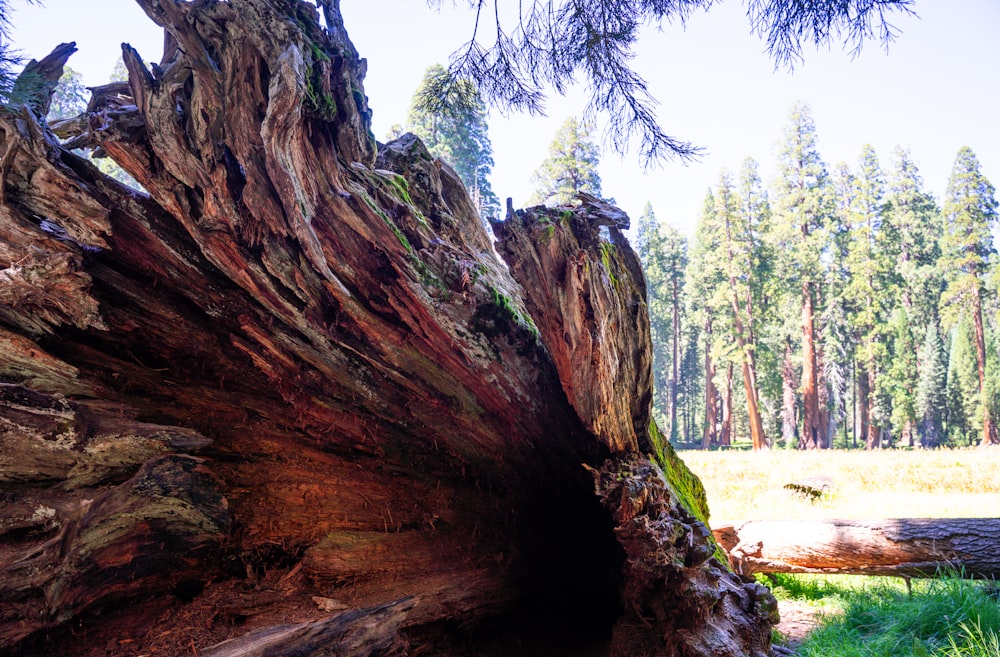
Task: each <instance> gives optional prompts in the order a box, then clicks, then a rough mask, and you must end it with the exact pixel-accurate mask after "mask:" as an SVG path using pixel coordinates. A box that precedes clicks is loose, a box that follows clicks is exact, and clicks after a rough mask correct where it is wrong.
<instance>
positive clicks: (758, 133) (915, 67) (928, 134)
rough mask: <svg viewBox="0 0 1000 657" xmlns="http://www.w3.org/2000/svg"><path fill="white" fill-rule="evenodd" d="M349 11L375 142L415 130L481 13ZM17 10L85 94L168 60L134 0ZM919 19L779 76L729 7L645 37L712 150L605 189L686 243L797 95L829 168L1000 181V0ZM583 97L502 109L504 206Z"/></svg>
mask: <svg viewBox="0 0 1000 657" xmlns="http://www.w3.org/2000/svg"><path fill="white" fill-rule="evenodd" d="M342 4H343V12H344V15H345V24H346V26H347V29H348V32H349V33H350V35H351V38H352V39H353V41H354V43H355V45H356V46H357V49H358V51H359V52H360V53H361V55H362V56H363V57H366V58H367V59H368V78H367V82H366V85H365V87H366V91H367V93H368V97H369V102H370V105H371V107H372V109H373V110H374V119H373V120H374V126H373V128H374V131H375V134H376V136H377V137H379V138H380V139H381V138H384V136H385V134H386V132H387V130H388V128H389V127H390V126H391V125H393V124H395V123H403V122H404V121H405V119H406V112H407V109H408V107H409V102H410V98H411V96H412V94H413V92H414V90H415V89H416V87H417V84H418V83H419V81H420V79H421V77H422V76H423V73H424V71H425V70H426V69H427V67H429V66H431V65H433V64H435V63H441V64H444V63H446V62H447V58H448V55H449V53H450V52H451V51H453V50H455V49H456V48H458V47H459V46H460V45H461V44H462V43H463V42H464V41H465V40H466V39H467V38H468V36H469V35H470V34H471V30H472V16H471V14H469V13H468V12H467V11H466V10H465V8H464V7H465V3H463V2H456V3H454V6H453V5H452V3H448V2H445V3H443V7H444V8H443V9H442V10H440V11H434V10H430V9H428V8H427V6H426V3H425V2H424V1H423V0H380V1H377V2H373V1H371V0H342ZM98 5H99V6H100V10H99V11H98V10H97V6H98ZM11 7H12V8H13V13H12V15H11V17H10V18H11V22H12V24H13V28H14V29H13V34H12V37H13V40H14V44H15V46H16V47H17V48H18V49H20V50H21V52H22V53H23V54H24V55H25V56H26V57H36V58H40V57H42V56H44V55H46V54H47V53H48V52H50V51H51V49H52V48H53V47H54V46H56V45H57V44H59V43H61V42H64V41H76V42H77V47H78V48H79V52H78V53H76V54H75V55H73V57H72V58H71V59H70V62H69V65H70V66H71V67H73V68H74V69H76V70H78V71H80V72H81V73H82V74H83V77H84V81H85V83H86V84H89V85H97V84H102V83H104V82H106V81H107V79H108V77H109V76H110V74H111V71H112V69H113V68H114V64H115V62H116V60H117V58H118V57H119V56H120V53H121V50H120V43H121V42H123V41H125V42H128V43H130V44H131V45H132V46H133V47H135V48H136V49H137V50H138V51H139V52H140V53H141V54H142V55H143V57H144V58H146V60H147V61H159V58H160V54H161V51H162V32H161V30H160V29H159V28H157V27H156V26H155V25H154V24H153V23H152V21H150V20H149V19H148V18H147V17H146V15H145V14H144V13H143V12H142V10H141V9H139V7H138V5H137V4H136V3H135V2H134V1H133V0H100V2H98V3H95V2H85V1H83V0H44V6H36V5H29V4H27V3H26V2H25V0H11ZM916 10H917V13H918V14H919V16H920V17H919V18H913V17H903V16H900V17H898V18H897V19H896V20H895V21H894V22H895V24H896V25H897V27H898V28H899V29H900V31H901V35H900V36H899V38H898V40H897V41H896V42H895V43H894V44H893V45H892V46H890V49H889V52H888V54H886V53H885V52H884V51H883V50H882V49H881V48H880V46H879V44H878V43H875V42H873V43H869V44H867V45H866V47H865V50H864V52H863V53H862V55H861V56H860V57H858V58H856V59H855V60H853V61H852V60H851V59H850V57H849V55H848V54H847V53H845V52H842V51H841V49H840V48H839V47H834V48H832V49H823V50H821V51H814V50H809V51H807V53H806V61H805V64H803V65H800V66H799V67H798V68H796V70H795V72H794V73H788V72H787V71H783V70H782V71H775V70H774V65H773V63H772V62H771V61H770V60H769V59H768V57H767V55H766V54H764V52H763V48H764V46H763V43H762V42H761V41H760V40H759V39H758V38H757V37H754V36H751V35H750V33H749V24H748V21H747V19H746V17H745V15H744V8H743V4H742V3H740V2H736V1H735V0H729V1H728V2H723V3H720V4H718V5H717V6H715V7H714V8H713V9H711V10H710V11H708V12H703V13H699V14H697V15H695V16H694V17H693V18H692V19H691V20H690V21H689V22H688V24H687V27H686V29H682V28H681V27H680V26H679V25H665V26H664V27H663V29H662V31H656V30H655V29H650V30H648V33H647V34H646V35H645V37H644V39H643V41H642V43H641V45H640V51H639V55H638V57H637V58H636V60H635V66H636V68H637V69H638V70H639V71H640V72H641V73H642V74H643V75H644V77H645V78H646V79H647V81H648V82H649V87H650V90H651V92H652V94H653V96H654V97H655V98H656V99H657V100H658V101H660V103H661V104H660V106H659V117H660V122H661V125H662V126H664V128H665V129H666V131H667V132H668V134H671V135H674V136H676V137H680V138H683V139H686V140H689V141H692V142H694V143H696V144H698V145H700V146H703V147H704V148H705V149H706V150H707V154H706V155H705V156H704V157H703V158H702V160H701V161H700V162H698V163H694V164H689V165H686V166H685V165H682V164H680V163H676V162H674V163H668V164H666V165H664V166H663V167H661V168H659V169H656V170H652V171H648V172H644V171H643V170H642V169H641V168H640V166H639V163H638V155H637V154H630V155H628V156H626V157H625V158H619V157H617V156H616V155H614V154H612V153H610V152H609V153H607V154H605V156H604V158H603V161H602V165H601V177H602V180H603V187H604V189H603V191H604V194H605V195H606V196H612V197H614V198H615V199H616V200H617V201H618V203H619V205H621V207H622V208H623V209H625V210H626V211H627V212H628V213H629V214H630V215H631V216H632V217H633V220H635V219H637V218H638V216H639V214H640V213H641V211H642V208H643V206H644V204H645V203H646V201H647V200H648V201H651V202H652V204H653V209H654V210H655V211H656V214H657V217H658V218H659V219H660V220H661V221H667V222H669V223H671V224H673V225H674V226H675V227H676V228H678V230H680V231H681V232H683V233H685V234H688V235H690V234H692V233H693V231H694V225H695V221H696V220H697V216H698V212H699V210H700V207H701V201H702V199H703V198H704V196H705V191H706V190H707V189H708V188H709V187H710V186H713V185H714V184H715V183H716V181H717V180H718V176H719V171H720V170H721V169H722V168H723V167H728V168H730V169H731V170H733V171H738V169H739V167H740V165H741V163H742V161H743V159H744V158H745V157H746V156H748V155H750V156H753V157H754V158H756V159H757V160H758V161H759V162H760V164H761V174H762V176H763V177H764V180H765V182H767V181H768V180H769V179H770V178H771V176H772V175H773V173H774V166H773V162H774V155H775V151H776V144H777V142H778V141H779V140H780V138H781V135H782V130H783V126H784V124H785V122H786V119H787V116H788V113H789V110H790V108H791V106H792V104H793V103H794V102H795V101H797V100H804V101H806V102H807V103H809V104H810V105H811V106H812V109H813V117H814V119H815V122H816V126H817V131H818V135H819V148H820V152H821V154H822V155H823V158H824V159H825V160H826V162H827V164H828V166H829V167H830V168H831V169H832V168H833V166H834V165H835V164H836V163H838V162H841V161H846V162H848V163H849V164H851V165H852V166H854V165H855V163H856V162H857V160H858V157H859V155H860V152H861V147H862V145H864V144H865V143H871V144H872V145H873V146H874V147H875V149H876V151H877V152H878V154H879V157H880V159H881V163H882V166H883V168H884V169H886V170H888V169H889V168H890V166H891V162H892V151H893V148H894V147H895V146H896V145H901V146H904V147H906V148H909V149H910V151H911V152H912V154H913V157H914V159H915V160H916V162H917V164H918V165H919V167H920V171H921V173H922V175H923V178H924V183H925V188H926V189H927V190H928V191H930V192H932V193H933V194H935V195H936V196H937V197H938V198H941V196H942V195H943V193H944V189H945V185H946V183H947V179H948V175H949V172H950V171H951V166H952V163H953V162H954V159H955V155H956V153H957V152H958V149H959V148H960V147H961V146H970V147H971V148H972V149H973V150H974V151H975V152H976V154H977V155H978V157H979V159H980V162H981V163H982V166H983V172H984V173H985V174H986V176H987V177H988V178H989V179H990V180H991V181H992V182H993V183H994V185H997V186H1000V129H998V127H997V119H998V117H1000V113H998V108H1000V39H997V38H996V30H997V29H998V28H1000V2H997V0H960V1H959V0H952V1H946V0H917V3H916ZM583 102H584V93H583V91H582V90H580V89H577V90H574V91H572V92H571V94H570V96H569V97H567V98H560V97H554V98H550V100H549V103H548V107H547V112H548V116H546V117H530V116H520V115H514V116H509V117H504V116H501V115H499V114H498V113H496V112H494V113H493V115H492V116H491V118H490V138H491V140H492V142H493V150H494V159H495V161H496V165H495V167H494V173H493V180H492V182H493V189H494V191H495V192H496V193H497V195H498V196H500V198H501V200H502V199H503V198H504V197H507V196H510V197H513V199H514V204H515V206H520V205H523V204H524V203H525V202H526V200H527V198H528V196H529V195H530V193H531V189H530V184H529V177H530V175H531V172H532V171H533V170H534V169H535V168H536V167H537V166H538V164H539V163H540V162H541V161H542V160H543V159H544V158H545V156H546V153H547V150H548V145H549V143H550V142H551V140H552V137H553V136H554V134H555V132H556V130H557V129H558V127H559V126H560V125H561V124H562V122H563V121H564V120H565V119H566V117H568V116H570V115H580V114H581V113H582V110H583Z"/></svg>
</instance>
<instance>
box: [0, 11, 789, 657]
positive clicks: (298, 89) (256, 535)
mask: <svg viewBox="0 0 1000 657" xmlns="http://www.w3.org/2000/svg"><path fill="white" fill-rule="evenodd" d="M139 4H140V5H142V7H143V8H144V10H145V11H146V13H147V14H148V15H149V16H150V18H151V19H152V20H154V21H156V22H157V23H158V24H159V25H161V26H163V27H164V29H165V33H166V38H165V49H164V55H163V59H162V61H161V62H160V63H159V64H157V65H151V66H149V67H147V65H146V64H145V63H144V62H142V61H141V60H140V58H139V56H138V54H137V53H136V52H135V51H134V50H133V49H131V48H130V47H128V46H127V45H125V46H123V52H124V59H125V63H126V66H127V68H128V71H129V82H128V84H127V85H125V84H120V83H119V84H113V85H108V86H106V87H102V88H98V89H95V90H94V95H93V99H92V100H91V103H90V106H89V107H88V110H87V112H86V114H84V115H83V116H80V117H77V118H75V119H70V120H66V121H61V122H59V123H58V124H54V125H52V126H49V125H47V124H46V122H45V120H44V115H45V112H46V108H47V105H48V98H47V95H46V93H45V90H46V89H47V88H48V87H47V86H46V85H44V84H43V85H41V87H42V93H40V94H39V96H38V98H37V101H36V102H34V103H33V104H31V105H29V106H24V107H19V108H7V109H5V110H3V112H2V115H0V132H2V137H0V151H2V153H3V155H2V159H0V190H2V193H0V201H2V203H0V281H2V286H0V300H2V304H0V353H2V355H3V357H2V359H0V441H2V442H0V481H2V482H3V496H2V498H0V603H2V604H0V650H15V651H16V652H18V653H20V654H23V655H33V654H52V653H53V651H57V652H58V653H59V654H64V655H91V654H94V655H97V654H101V655H104V654H111V655H114V654H153V653H156V654H177V653H181V652H185V653H187V652H194V651H203V652H204V651H207V654H215V655H231V654H233V655H235V654H240V655H249V654H293V653H294V654H315V655H321V654H338V655H367V654H387V653H394V652H399V653H406V652H407V651H409V652H411V653H412V654H476V653H477V646H483V645H485V644H487V643H489V644H491V645H492V646H493V648H492V650H493V651H494V652H491V653H490V654H497V653H496V652H495V651H496V650H497V646H499V647H500V648H501V649H502V647H503V646H505V645H509V646H516V647H511V649H510V652H515V653H518V654H531V652H532V650H533V649H536V648H537V650H538V651H545V652H546V653H548V654H552V653H556V652H558V651H559V650H565V651H567V652H569V651H576V652H578V653H579V652H583V651H588V654H613V655H629V654H644V655H646V654H648V655H702V654H713V655H733V656H735V655H763V654H766V653H767V652H768V651H769V637H770V625H771V624H772V623H773V621H774V615H775V614H774V603H773V599H771V598H770V597H769V595H768V594H767V593H766V591H764V590H762V589H761V588H760V587H759V586H757V585H756V584H746V583H744V582H743V581H742V580H740V579H739V578H737V577H736V576H735V575H733V574H731V573H729V572H728V571H727V570H726V569H725V568H724V567H723V566H722V565H721V564H720V563H719V562H718V561H717V559H716V557H715V556H714V544H712V543H711V539H710V535H709V532H708V530H707V529H706V528H705V525H704V524H703V520H704V519H705V517H706V514H707V512H706V509H705V506H704V493H703V491H702V489H701V487H700V484H699V483H698V481H697V479H695V478H694V477H693V476H691V475H690V473H688V472H687V470H686V469H685V468H684V466H683V464H681V463H680V462H679V461H678V460H677V459H676V457H675V456H674V455H673V453H672V452H671V450H670V448H669V446H668V445H666V444H665V442H664V441H663V439H662V438H661V437H660V436H659V434H658V432H657V431H656V428H655V425H652V424H651V422H650V412H649V408H650V393H651V377H650V345H649V329H648V319H647V316H646V309H645V303H644V297H645V288H644V283H643V279H642V274H641V271H640V270H639V266H638V261H637V259H636V257H635V255H634V254H633V253H632V251H631V249H630V247H629V246H628V244H627V242H626V241H625V239H624V237H623V236H622V233H621V228H622V226H623V225H624V222H625V221H627V218H625V217H624V215H622V213H621V212H620V211H617V210H615V209H614V208H611V207H609V206H607V205H605V204H602V203H600V202H599V201H597V200H596V199H589V200H587V201H586V202H585V203H584V204H583V205H582V206H580V207H576V208H563V209H558V210H545V209H543V208H534V209H531V210H527V211H518V212H516V213H510V215H509V216H508V217H507V218H506V220H505V221H503V222H500V223H499V224H497V225H495V226H494V231H495V232H496V236H497V245H496V248H494V245H493V244H492V236H491V235H490V234H489V232H488V230H487V229H485V228H484V227H483V226H482V225H481V223H480V221H479V219H478V217H477V216H476V213H475V210H474V207H473V205H472V203H471V201H470V199H469V197H468V195H467V193H466V191H465V189H464V188H463V186H462V184H461V182H460V181H459V178H458V177H457V175H456V174H455V173H454V171H453V170H452V169H451V168H450V167H449V166H448V165H447V164H445V163H442V162H440V161H436V160H434V159H433V158H431V157H430V156H429V155H428V153H427V151H426V149H425V148H424V147H423V145H422V144H421V143H420V142H419V141H418V140H416V139H415V138H414V137H412V136H404V137H402V138H401V139H399V140H397V141H395V142H393V143H390V144H386V145H377V144H376V143H375V140H374V138H373V137H372V135H371V133H370V130H369V110H368V108H367V104H366V103H367V100H366V98H365V95H364V91H363V86H362V80H363V77H364V72H365V63H364V60H362V59H360V58H359V57H358V54H357V53H356V52H355V50H354V48H353V46H352V45H351V43H350V41H349V40H348V38H347V35H346V33H345V32H344V29H343V25H342V23H341V20H340V16H339V13H338V10H337V7H336V3H334V2H321V3H318V4H320V5H321V6H322V9H323V14H324V16H323V19H324V20H323V21H321V20H320V18H319V16H318V12H317V10H316V8H315V7H313V6H311V5H310V4H308V3H305V2H301V1H299V0H240V1H238V2H236V1H234V2H223V1H216V0H197V1H195V2H180V1H175V0H139ZM72 51H73V46H72V44H64V45H63V46H60V48H58V49H57V50H56V51H55V52H53V54H52V55H51V56H50V57H48V58H46V59H45V60H43V61H42V62H39V63H38V64H36V65H35V68H34V69H33V70H34V71H36V78H40V79H42V80H43V81H45V80H49V81H51V80H54V79H55V78H53V77H52V76H53V75H54V76H56V77H58V73H59V71H60V70H61V68H62V65H63V64H64V63H65V62H66V59H67V57H69V56H70V54H71V53H72ZM57 133H58V137H57ZM75 148H93V149H95V150H96V152H97V154H98V155H108V156H110V157H112V158H114V160H115V161H117V162H118V163H119V164H121V166H123V167H124V168H125V169H126V170H127V171H128V172H129V173H130V174H132V176H134V177H135V178H136V179H137V180H138V181H139V182H140V183H141V184H142V186H143V187H144V188H145V190H146V192H145V193H142V192H136V191H133V190H131V189H129V188H127V187H124V186H122V185H120V184H119V183H117V182H116V181H114V180H112V179H110V178H108V177H106V176H104V175H102V174H101V173H100V172H99V171H98V170H97V169H96V168H95V167H94V166H93V165H92V164H91V163H90V162H88V161H87V160H85V159H83V158H82V157H80V156H79V155H78V154H76V153H75V152H74V151H73V149H75ZM604 229H606V230H604ZM499 254H502V258H503V259H501V257H500V255H499ZM595 485H596V489H595ZM223 641H225V643H222V642H223ZM215 644H219V645H215ZM213 645H215V647H211V646H213Z"/></svg>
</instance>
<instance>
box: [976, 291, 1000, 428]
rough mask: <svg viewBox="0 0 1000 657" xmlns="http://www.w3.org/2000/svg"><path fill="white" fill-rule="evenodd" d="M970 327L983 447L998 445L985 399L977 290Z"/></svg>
mask: <svg viewBox="0 0 1000 657" xmlns="http://www.w3.org/2000/svg"><path fill="white" fill-rule="evenodd" d="M971 296H972V325H973V327H974V329H975V333H976V370H977V372H978V373H979V396H980V399H981V401H982V407H983V438H982V444H983V445H996V444H998V443H1000V440H998V438H997V430H996V427H995V426H994V424H993V418H992V416H991V414H990V406H989V403H988V400H987V399H986V335H985V333H984V331H983V307H982V300H981V299H980V296H979V289H978V288H977V289H976V290H974V291H973V293H972V295H971Z"/></svg>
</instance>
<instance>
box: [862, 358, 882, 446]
mask: <svg viewBox="0 0 1000 657" xmlns="http://www.w3.org/2000/svg"><path fill="white" fill-rule="evenodd" d="M863 377H864V379H865V397H864V405H865V417H866V418H867V420H868V422H867V426H866V427H865V449H878V448H879V447H881V445H882V440H881V436H882V431H881V429H880V428H879V426H878V423H876V422H875V368H874V366H869V367H868V368H867V369H866V370H865V372H864V373H863Z"/></svg>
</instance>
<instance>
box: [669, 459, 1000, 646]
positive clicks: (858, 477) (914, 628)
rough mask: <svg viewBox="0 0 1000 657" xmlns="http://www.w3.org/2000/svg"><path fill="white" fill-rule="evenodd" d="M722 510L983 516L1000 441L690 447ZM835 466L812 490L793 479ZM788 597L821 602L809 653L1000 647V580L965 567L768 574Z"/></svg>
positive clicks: (780, 514)
mask: <svg viewBox="0 0 1000 657" xmlns="http://www.w3.org/2000/svg"><path fill="white" fill-rule="evenodd" d="M680 456H681V458H682V459H683V460H684V462H685V463H686V464H687V465H688V467H689V468H690V469H691V470H692V471H693V472H694V473H695V474H697V475H698V476H699V477H700V478H701V480H702V482H703V484H704V486H705V490H706V493H707V497H708V504H709V510H710V512H711V518H713V519H715V520H717V521H719V520H721V521H741V520H768V519H797V518H802V519H805V518H809V519H824V518H827V519H829V518H847V519H864V518H877V517H878V518H893V517H897V518H903V517H966V518H968V517H983V516H994V515H996V513H997V511H998V510H1000V507H998V506H997V499H1000V495H998V494H1000V450H995V449H988V450H983V449H969V450H937V451H902V450H900V451H875V452H858V451H819V452H788V451H772V452H763V453H752V452H745V451H735V450H733V451H716V452H704V451H684V452H680ZM816 477H824V478H826V479H827V480H829V482H830V483H831V490H830V491H829V492H828V493H825V494H824V495H823V496H822V497H821V498H820V499H819V500H816V501H811V500H809V499H805V498H803V497H802V496H801V495H798V494H796V493H793V492H792V491H789V490H787V489H785V488H784V485H785V484H788V483H793V482H796V481H801V480H803V479H809V478H816ZM761 581H762V582H763V583H765V584H767V585H768V586H769V587H770V588H771V590H772V591H773V592H774V594H775V597H777V598H778V599H779V600H796V601H799V602H800V603H803V602H804V603H806V604H808V605H809V606H812V607H815V608H816V609H817V610H818V611H819V612H820V613H821V614H822V617H823V619H824V620H823V621H822V622H821V624H820V626H819V627H818V628H817V629H816V630H814V631H813V632H812V634H810V636H809V637H808V638H807V639H806V641H805V642H804V643H803V644H802V645H801V646H799V648H798V650H797V654H798V655H800V656H801V657H895V656H899V657H904V656H906V657H910V656H915V657H923V656H926V657H1000V638H998V637H1000V600H998V597H1000V589H998V588H997V585H996V583H989V584H987V583H984V582H973V581H969V580H963V579H961V578H960V577H957V576H955V575H954V574H950V575H948V574H946V575H943V576H942V577H940V578H938V579H929V580H913V581H912V594H910V593H908V592H907V589H906V586H905V583H904V582H903V580H901V579H898V578H885V577H862V576H850V575H781V574H778V575H773V576H772V577H770V578H762V579H761Z"/></svg>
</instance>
